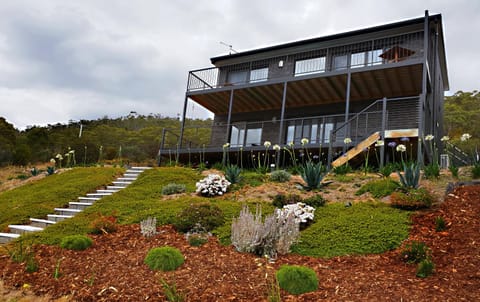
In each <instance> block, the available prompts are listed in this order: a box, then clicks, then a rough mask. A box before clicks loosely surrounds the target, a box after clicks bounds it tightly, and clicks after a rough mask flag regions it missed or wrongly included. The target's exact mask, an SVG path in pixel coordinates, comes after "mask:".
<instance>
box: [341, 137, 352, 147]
mask: <svg viewBox="0 0 480 302" xmlns="http://www.w3.org/2000/svg"><path fill="white" fill-rule="evenodd" d="M343 143H344V144H346V145H348V144H350V143H352V139H351V138H350V137H345V139H344V140H343Z"/></svg>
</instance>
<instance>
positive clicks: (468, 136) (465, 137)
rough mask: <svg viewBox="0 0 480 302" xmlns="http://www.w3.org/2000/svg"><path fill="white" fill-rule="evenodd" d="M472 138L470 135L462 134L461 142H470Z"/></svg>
mask: <svg viewBox="0 0 480 302" xmlns="http://www.w3.org/2000/svg"><path fill="white" fill-rule="evenodd" d="M471 138H472V136H471V135H470V134H468V133H464V134H462V136H461V137H460V140H461V141H462V142H465V141H468V140H469V139H471Z"/></svg>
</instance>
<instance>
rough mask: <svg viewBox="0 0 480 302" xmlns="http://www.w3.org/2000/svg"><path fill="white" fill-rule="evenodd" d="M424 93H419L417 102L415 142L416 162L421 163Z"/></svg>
mask: <svg viewBox="0 0 480 302" xmlns="http://www.w3.org/2000/svg"><path fill="white" fill-rule="evenodd" d="M425 101H426V97H425V94H421V95H419V104H418V144H417V164H419V165H423V154H422V144H423V128H424V124H425V121H424V114H425Z"/></svg>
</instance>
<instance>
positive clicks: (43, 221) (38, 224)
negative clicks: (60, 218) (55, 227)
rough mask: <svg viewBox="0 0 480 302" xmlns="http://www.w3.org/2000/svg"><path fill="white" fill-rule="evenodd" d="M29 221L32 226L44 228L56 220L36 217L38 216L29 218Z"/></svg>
mask: <svg viewBox="0 0 480 302" xmlns="http://www.w3.org/2000/svg"><path fill="white" fill-rule="evenodd" d="M30 223H31V225H32V226H36V227H39V228H46V227H47V226H49V225H52V224H55V223H56V221H51V220H46V219H38V218H30Z"/></svg>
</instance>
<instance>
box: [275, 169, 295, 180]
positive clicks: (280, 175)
mask: <svg viewBox="0 0 480 302" xmlns="http://www.w3.org/2000/svg"><path fill="white" fill-rule="evenodd" d="M291 177H292V175H291V174H290V173H288V172H287V171H285V170H276V171H273V172H272V174H270V180H271V181H275V182H287V181H289V180H290V178H291Z"/></svg>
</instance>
